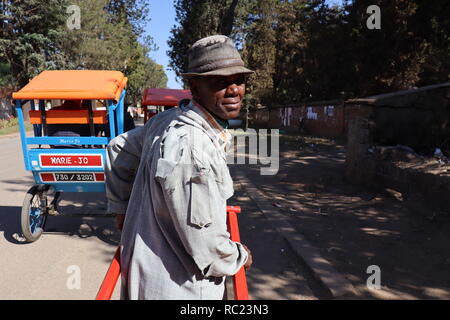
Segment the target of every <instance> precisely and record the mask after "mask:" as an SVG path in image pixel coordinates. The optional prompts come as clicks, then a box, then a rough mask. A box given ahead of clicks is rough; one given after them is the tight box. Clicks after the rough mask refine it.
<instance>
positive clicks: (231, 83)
mask: <svg viewBox="0 0 450 320" xmlns="http://www.w3.org/2000/svg"><path fill="white" fill-rule="evenodd" d="M245 81H246V75H245V74H235V75H231V76H207V77H199V78H195V79H192V80H191V82H190V85H191V91H192V93H193V95H194V98H195V99H196V100H197V102H198V103H200V104H201V105H202V106H203V107H205V108H206V109H208V110H209V111H210V112H212V113H214V114H215V115H216V116H218V117H220V118H222V119H225V120H228V119H234V118H236V117H238V116H239V111H240V110H241V107H242V100H243V99H244V94H245Z"/></svg>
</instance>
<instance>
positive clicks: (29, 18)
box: [0, 0, 69, 86]
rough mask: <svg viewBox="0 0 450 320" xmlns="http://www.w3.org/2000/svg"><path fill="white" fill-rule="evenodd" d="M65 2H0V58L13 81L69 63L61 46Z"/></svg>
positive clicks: (19, 83)
mask: <svg viewBox="0 0 450 320" xmlns="http://www.w3.org/2000/svg"><path fill="white" fill-rule="evenodd" d="M66 6H67V1H66V0H52V1H46V2H45V4H44V3H43V1H39V0H27V1H9V0H3V1H1V2H0V24H1V28H0V62H2V63H4V64H5V63H6V64H7V65H9V66H10V70H11V79H13V81H14V83H13V84H14V85H16V86H23V85H25V84H26V83H28V81H29V79H31V78H32V77H34V76H36V75H37V74H39V73H40V72H41V71H43V70H48V69H62V68H65V67H67V66H68V65H69V63H68V59H67V57H66V55H65V53H64V52H63V51H62V50H61V48H62V39H64V34H65V30H64V26H65V21H66V17H67V14H66V13H65V8H66Z"/></svg>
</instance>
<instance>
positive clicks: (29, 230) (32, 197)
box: [21, 185, 48, 242]
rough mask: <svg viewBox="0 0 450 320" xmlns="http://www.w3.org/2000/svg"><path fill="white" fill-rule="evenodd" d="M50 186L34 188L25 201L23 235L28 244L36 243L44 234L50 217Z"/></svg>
mask: <svg viewBox="0 0 450 320" xmlns="http://www.w3.org/2000/svg"><path fill="white" fill-rule="evenodd" d="M47 190H48V186H45V185H34V186H32V187H31V188H30V189H29V190H28V192H27V194H26V196H25V199H24V200H23V205H22V213H21V226H22V234H23V236H24V237H25V239H26V240H27V242H34V241H36V240H37V239H39V237H40V236H41V235H42V232H44V228H45V223H46V222H47V216H48V205H47V194H46V193H47Z"/></svg>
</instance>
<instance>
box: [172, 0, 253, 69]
mask: <svg viewBox="0 0 450 320" xmlns="http://www.w3.org/2000/svg"><path fill="white" fill-rule="evenodd" d="M251 2H252V1H243V0H241V1H238V0H224V1H213V0H175V1H174V5H175V11H176V22H177V25H176V26H174V27H173V28H172V31H171V33H172V35H171V37H170V39H169V41H168V43H169V46H170V48H171V50H170V51H168V52H167V54H168V55H169V57H170V67H171V68H172V69H173V70H174V71H175V73H176V74H177V76H178V77H179V76H180V74H181V73H183V72H185V71H186V70H187V67H188V50H189V48H190V46H191V45H192V44H194V42H195V41H197V40H199V39H201V38H203V37H207V36H210V35H215V34H223V35H226V36H230V37H232V38H234V37H235V35H237V33H238V32H237V30H235V29H236V24H237V23H238V22H241V21H242V18H243V17H245V16H246V15H247V10H248V9H247V8H248V6H249V3H251Z"/></svg>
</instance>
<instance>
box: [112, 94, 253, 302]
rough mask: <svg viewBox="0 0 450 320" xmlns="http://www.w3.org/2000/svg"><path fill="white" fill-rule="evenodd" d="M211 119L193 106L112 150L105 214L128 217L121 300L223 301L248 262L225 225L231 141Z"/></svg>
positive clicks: (116, 142)
mask: <svg viewBox="0 0 450 320" xmlns="http://www.w3.org/2000/svg"><path fill="white" fill-rule="evenodd" d="M203 111H204V109H203ZM210 119H211V116H210V115H209V116H207V115H206V116H205V114H204V112H202V109H201V107H200V109H199V107H197V106H196V105H194V104H193V103H192V102H191V103H189V104H187V105H183V106H180V107H179V108H174V109H170V110H167V111H165V112H163V113H160V114H158V115H157V116H155V117H153V118H151V120H150V121H149V122H148V123H147V124H146V125H145V126H144V127H140V128H137V129H135V130H132V131H129V132H127V133H125V134H123V135H121V136H118V137H117V138H115V139H113V140H112V141H111V143H110V144H109V145H108V149H107V154H108V156H107V165H106V171H105V172H106V190H107V192H106V194H107V198H108V211H109V212H112V213H125V212H126V218H125V223H124V228H123V231H122V238H121V268H122V278H121V279H122V291H121V298H122V299H222V297H223V293H224V280H225V276H231V275H234V274H235V273H236V272H237V271H238V270H239V269H240V268H241V267H242V266H243V265H244V264H245V262H246V261H247V252H246V251H245V249H244V248H243V247H242V245H241V244H240V243H236V242H232V241H231V240H230V239H229V233H228V232H227V225H226V200H227V199H228V198H230V197H231V196H232V195H233V182H232V179H231V177H230V174H229V170H228V167H227V164H226V153H225V148H226V147H227V146H228V145H229V141H227V140H229V139H227V138H225V139H224V138H223V137H224V136H226V137H228V138H230V136H229V133H228V132H219V130H217V126H216V125H217V122H216V123H215V124H214V123H212V122H211V121H210ZM224 133H225V135H224Z"/></svg>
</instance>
